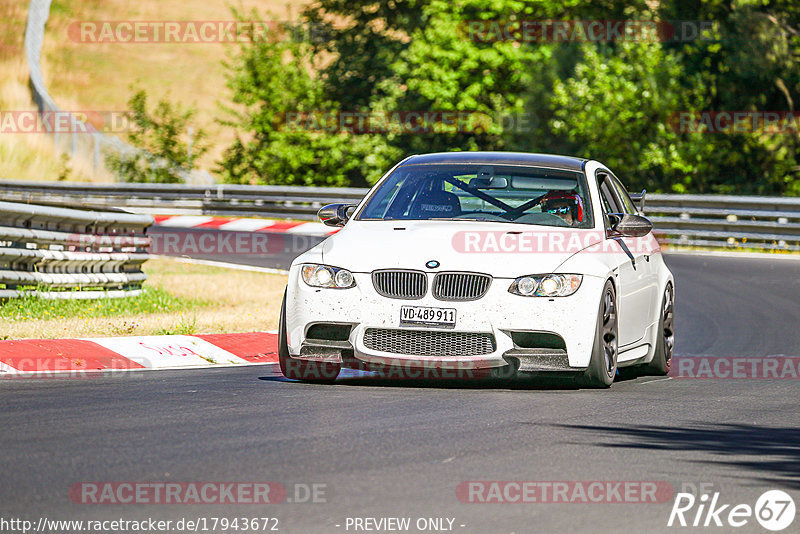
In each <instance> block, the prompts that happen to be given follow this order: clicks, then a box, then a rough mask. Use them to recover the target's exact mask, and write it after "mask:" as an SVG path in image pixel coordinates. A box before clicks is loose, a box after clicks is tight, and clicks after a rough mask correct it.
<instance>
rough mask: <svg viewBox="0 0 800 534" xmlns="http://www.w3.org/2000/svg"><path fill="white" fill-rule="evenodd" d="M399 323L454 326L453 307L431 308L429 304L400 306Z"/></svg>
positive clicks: (454, 312)
mask: <svg viewBox="0 0 800 534" xmlns="http://www.w3.org/2000/svg"><path fill="white" fill-rule="evenodd" d="M400 324H401V325H404V324H422V325H432V326H451V327H452V326H455V325H456V309H455V308H431V307H429V306H403V307H402V308H400Z"/></svg>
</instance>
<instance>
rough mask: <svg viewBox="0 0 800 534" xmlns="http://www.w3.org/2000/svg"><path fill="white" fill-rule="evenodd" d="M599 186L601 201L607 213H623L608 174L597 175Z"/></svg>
mask: <svg viewBox="0 0 800 534" xmlns="http://www.w3.org/2000/svg"><path fill="white" fill-rule="evenodd" d="M597 185H598V187H599V188H600V200H601V201H602V203H603V211H604V212H605V213H621V211H622V208H621V206H620V203H619V201H618V200H617V196H616V193H615V192H614V189H613V186H612V185H611V181H610V179H609V176H608V175H607V174H603V173H598V174H597Z"/></svg>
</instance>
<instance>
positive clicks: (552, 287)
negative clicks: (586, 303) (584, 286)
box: [508, 274, 583, 297]
mask: <svg viewBox="0 0 800 534" xmlns="http://www.w3.org/2000/svg"><path fill="white" fill-rule="evenodd" d="M582 280H583V275H580V274H531V275H528V276H520V277H519V278H517V279H516V280H514V282H513V283H512V284H511V287H509V288H508V291H509V293H513V294H515V295H521V296H523V297H568V296H570V295H572V294H573V293H575V292H576V291H577V290H578V288H579V287H581V281H582Z"/></svg>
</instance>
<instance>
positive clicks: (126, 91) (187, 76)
mask: <svg viewBox="0 0 800 534" xmlns="http://www.w3.org/2000/svg"><path fill="white" fill-rule="evenodd" d="M306 3H308V2H303V1H298V0H237V1H236V2H232V3H228V2H207V1H201V0H186V1H184V2H165V1H163V0H140V1H138V2H129V1H127V0H83V1H78V0H55V1H54V2H53V7H52V8H51V16H50V20H49V21H48V26H47V33H46V36H45V43H44V53H43V54H42V70H43V72H44V76H45V80H46V83H47V85H48V88H49V91H50V94H51V95H52V96H53V98H54V99H55V101H56V102H58V103H59V104H60V105H61V107H62V108H63V109H95V110H125V109H127V107H128V106H127V101H128V99H129V98H130V97H131V95H132V94H133V88H134V87H136V88H142V89H144V90H145V91H147V94H148V97H149V98H148V103H149V105H151V106H152V105H155V103H156V102H157V101H158V100H159V99H162V98H165V99H168V100H170V101H172V102H177V103H180V104H181V105H183V106H191V107H194V108H196V109H197V115H196V116H195V124H194V127H195V129H197V128H202V129H204V130H206V132H207V133H208V134H209V138H208V140H209V142H210V143H211V148H210V150H209V153H208V154H206V155H205V156H204V157H203V158H201V159H200V160H199V165H200V166H201V167H202V168H205V169H209V170H210V169H212V168H213V167H214V165H215V161H216V160H218V159H219V157H220V156H221V155H222V152H223V150H224V149H225V148H227V147H228V146H230V144H231V143H232V142H233V140H234V135H235V132H234V130H233V129H232V128H230V127H227V126H222V125H220V124H219V123H218V119H220V118H229V117H228V116H227V115H226V114H225V113H223V112H222V111H221V109H220V106H219V103H220V102H224V103H226V105H229V106H232V104H231V103H230V92H229V90H228V88H227V86H226V78H225V68H224V67H223V64H222V62H223V61H225V60H226V59H229V56H230V54H231V53H233V52H235V51H236V50H237V47H238V45H236V44H233V43H147V44H141V43H139V44H129V43H80V42H75V41H73V40H72V38H70V37H69V35H68V27H69V25H70V23H72V22H74V21H125V20H128V21H132V20H140V21H177V20H192V21H204V20H212V21H227V20H233V14H232V12H231V9H230V6H235V7H236V9H237V10H239V11H240V12H242V13H250V11H251V10H252V9H253V8H255V9H257V12H258V14H259V18H261V19H262V20H266V19H268V17H269V15H270V14H272V16H274V17H276V18H278V19H281V20H287V19H290V18H296V17H297V14H298V12H299V11H300V9H301V8H302V6H303V5H305V4H306Z"/></svg>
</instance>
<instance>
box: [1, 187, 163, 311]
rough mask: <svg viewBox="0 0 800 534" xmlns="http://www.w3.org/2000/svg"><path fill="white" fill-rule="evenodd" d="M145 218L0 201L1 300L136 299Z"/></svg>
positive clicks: (148, 222)
mask: <svg viewBox="0 0 800 534" xmlns="http://www.w3.org/2000/svg"><path fill="white" fill-rule="evenodd" d="M152 223H153V218H152V217H151V216H149V215H138V214H132V213H124V212H96V211H85V210H77V209H66V208H57V207H53V206H38V205H30V204H18V203H13V202H0V298H14V297H19V296H22V295H23V294H34V295H36V296H38V297H44V298H51V299H92V298H100V297H123V296H135V295H138V294H139V293H140V292H141V286H142V283H143V282H144V280H145V279H146V278H147V276H146V275H145V274H144V273H143V272H142V270H141V265H142V263H144V262H145V261H146V260H147V258H148V254H147V247H148V246H149V245H150V239H149V238H148V237H147V236H146V235H145V231H146V229H147V227H148V226H150V225H151V224H152Z"/></svg>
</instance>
